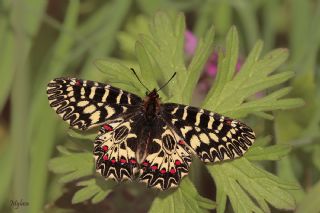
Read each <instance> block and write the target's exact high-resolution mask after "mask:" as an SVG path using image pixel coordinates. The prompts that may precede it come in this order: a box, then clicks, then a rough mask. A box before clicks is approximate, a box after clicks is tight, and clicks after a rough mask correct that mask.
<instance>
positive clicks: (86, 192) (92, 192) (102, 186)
mask: <svg viewBox="0 0 320 213" xmlns="http://www.w3.org/2000/svg"><path fill="white" fill-rule="evenodd" d="M102 181H103V182H104V183H102ZM99 182H100V183H99ZM77 185H78V186H84V187H83V188H82V189H80V190H78V191H77V192H76V193H75V194H74V196H73V197H72V204H76V203H81V202H83V201H86V200H89V199H91V202H92V203H93V204H96V203H99V202H101V201H102V200H103V199H105V198H106V197H107V196H108V195H109V194H110V192H111V191H112V188H113V187H114V183H112V182H107V183H105V180H104V179H103V178H102V177H100V178H95V179H89V180H86V181H81V182H79V183H78V184H77Z"/></svg>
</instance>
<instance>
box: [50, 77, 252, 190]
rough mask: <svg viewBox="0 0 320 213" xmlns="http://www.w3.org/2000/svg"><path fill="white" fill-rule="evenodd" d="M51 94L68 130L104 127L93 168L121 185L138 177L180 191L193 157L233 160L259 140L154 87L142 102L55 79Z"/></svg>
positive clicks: (101, 86)
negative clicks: (172, 99) (162, 94)
mask: <svg viewBox="0 0 320 213" xmlns="http://www.w3.org/2000/svg"><path fill="white" fill-rule="evenodd" d="M138 80H139V79H138ZM139 81H140V80H139ZM140 82H141V81H140ZM47 94H48V100H49V103H50V106H51V107H52V108H53V109H54V110H55V111H56V113H57V114H58V115H59V116H60V117H61V118H62V119H63V120H64V121H66V122H68V124H69V125H70V127H72V128H74V129H78V130H88V129H91V128H94V127H100V128H99V133H98V136H97V137H96V138H95V141H94V148H93V156H94V159H95V168H96V171H97V172H98V173H100V174H101V175H102V176H103V177H105V178H106V179H114V180H116V181H117V182H122V181H124V180H134V179H138V181H141V182H145V183H146V184H147V186H148V187H154V188H158V189H161V190H166V189H169V188H173V187H177V186H178V185H179V183H180V181H181V179H182V178H183V177H184V176H186V175H187V174H188V172H189V168H190V164H191V161H192V156H194V155H197V156H198V157H199V158H200V160H201V161H203V162H211V163H214V162H219V161H223V160H228V159H234V158H237V157H240V156H242V155H243V154H244V153H245V152H246V151H247V150H248V148H249V147H250V146H251V145H252V144H253V142H254V139H255V134H254V132H253V131H252V129H251V128H250V127H248V126H247V125H245V124H244V123H242V122H240V121H238V120H235V119H231V118H229V117H225V116H223V115H220V114H217V113H214V112H210V111H208V110H205V109H200V108H196V107H192V106H187V105H182V104H176V103H161V102H160V98H159V94H158V90H156V89H154V90H152V91H149V92H147V94H146V96H145V97H144V98H141V97H139V96H137V95H135V94H133V93H129V92H126V91H124V90H122V89H119V88H116V87H113V86H111V85H108V84H103V83H98V82H95V81H89V80H80V79H76V78H56V79H54V80H52V81H50V82H49V84H48V87H47Z"/></svg>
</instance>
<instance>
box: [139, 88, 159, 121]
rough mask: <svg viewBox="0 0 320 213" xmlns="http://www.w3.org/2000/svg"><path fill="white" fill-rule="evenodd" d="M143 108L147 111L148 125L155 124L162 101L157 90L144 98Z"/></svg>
mask: <svg viewBox="0 0 320 213" xmlns="http://www.w3.org/2000/svg"><path fill="white" fill-rule="evenodd" d="M143 106H144V110H145V118H146V121H147V122H148V123H151V122H153V121H154V119H155V118H156V117H157V115H159V112H160V99H159V94H158V93H157V91H156V89H154V90H152V91H151V92H150V93H148V94H147V96H146V97H145V98H144V102H143Z"/></svg>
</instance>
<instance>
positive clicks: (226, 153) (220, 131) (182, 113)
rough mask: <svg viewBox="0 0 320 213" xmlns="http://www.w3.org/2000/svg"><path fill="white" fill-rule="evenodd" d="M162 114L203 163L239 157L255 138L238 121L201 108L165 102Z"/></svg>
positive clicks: (249, 129)
mask: <svg viewBox="0 0 320 213" xmlns="http://www.w3.org/2000/svg"><path fill="white" fill-rule="evenodd" d="M162 114H163V117H164V119H165V120H166V121H167V123H168V125H171V126H172V128H173V129H174V130H175V131H176V132H177V134H178V135H180V136H181V137H182V138H183V139H184V141H185V142H186V143H187V145H188V147H189V148H190V149H192V150H193V151H194V152H195V153H196V154H197V155H198V156H199V158H200V159H201V160H202V161H204V162H217V161H222V160H227V159H234V158H236V157H240V156H242V155H243V154H244V153H245V152H246V151H247V150H248V148H249V147H250V146H251V145H252V144H253V142H254V139H255V134H254V132H253V131H252V129H251V128H250V127H248V126H246V125H245V124H243V123H241V122H240V121H238V120H234V119H231V118H228V117H224V116H222V115H219V114H217V113H213V112H210V111H207V110H204V109H199V108H195V107H190V106H185V105H179V104H173V103H167V104H163V105H162Z"/></svg>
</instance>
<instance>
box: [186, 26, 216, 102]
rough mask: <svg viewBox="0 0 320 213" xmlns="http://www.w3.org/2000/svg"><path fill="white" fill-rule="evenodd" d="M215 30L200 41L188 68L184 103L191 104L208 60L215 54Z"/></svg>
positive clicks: (209, 31)
mask: <svg viewBox="0 0 320 213" xmlns="http://www.w3.org/2000/svg"><path fill="white" fill-rule="evenodd" d="M213 40H214V28H213V27H211V28H210V29H209V30H208V32H207V33H206V35H205V37H204V39H202V38H201V39H200V40H199V43H198V46H197V49H196V52H195V53H194V56H193V58H192V60H191V63H190V64H189V66H188V72H187V81H186V83H185V86H184V90H183V91H184V92H185V95H184V96H183V97H184V98H183V100H182V103H190V101H191V97H192V94H193V91H194V89H195V87H196V85H197V83H198V79H199V77H200V75H201V73H202V71H203V68H204V66H205V65H206V63H207V61H208V58H209V57H210V55H211V54H212V53H213Z"/></svg>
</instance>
